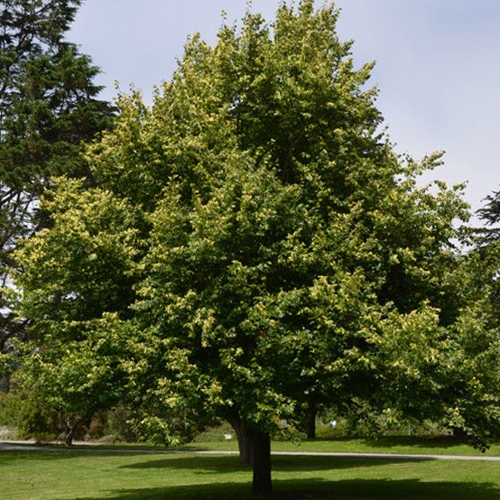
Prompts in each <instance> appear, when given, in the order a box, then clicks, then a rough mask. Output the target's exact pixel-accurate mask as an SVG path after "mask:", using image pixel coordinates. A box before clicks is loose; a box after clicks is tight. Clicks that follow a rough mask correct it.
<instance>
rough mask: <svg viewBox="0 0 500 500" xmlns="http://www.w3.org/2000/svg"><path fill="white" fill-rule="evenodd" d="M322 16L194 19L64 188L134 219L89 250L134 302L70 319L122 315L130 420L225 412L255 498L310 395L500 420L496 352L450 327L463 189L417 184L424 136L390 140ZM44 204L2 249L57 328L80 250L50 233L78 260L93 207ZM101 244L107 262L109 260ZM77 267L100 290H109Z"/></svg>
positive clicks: (265, 490) (333, 402)
mask: <svg viewBox="0 0 500 500" xmlns="http://www.w3.org/2000/svg"><path fill="white" fill-rule="evenodd" d="M337 16H338V13H337V11H336V10H335V9H334V8H333V6H324V7H322V8H320V9H318V10H315V8H314V5H313V1H311V0H303V1H301V2H300V3H299V4H298V6H297V7H296V8H294V7H291V6H289V5H287V4H283V5H282V6H281V7H280V8H279V9H278V11H277V15H276V20H275V21H274V22H273V23H272V24H270V25H268V24H266V23H265V21H264V20H263V19H262V17H261V16H259V15H254V14H251V13H248V14H247V15H246V16H245V18H244V19H243V22H242V25H241V27H240V28H239V27H238V26H225V27H223V28H222V29H221V31H220V32H219V34H218V39H217V43H216V44H215V45H214V46H213V47H210V46H209V45H208V44H206V43H205V42H203V41H202V40H201V39H200V37H199V36H198V35H195V36H193V37H192V38H191V39H190V40H188V42H187V44H186V47H185V53H184V57H183V58H182V60H181V61H180V63H179V67H178V69H177V71H176V72H175V74H174V76H173V78H172V80H171V81H170V82H167V83H166V84H165V85H164V87H163V90H162V92H158V94H157V95H156V98H155V101H154V104H153V106H152V107H151V108H148V107H147V106H145V105H144V104H143V103H142V100H141V98H140V95H139V94H137V93H134V94H133V95H131V96H129V97H122V98H121V101H120V103H119V105H120V113H119V116H118V117H117V120H116V124H115V128H114V129H113V130H112V131H110V132H109V133H106V134H104V137H103V140H102V141H101V142H99V143H97V144H95V145H94V146H92V147H91V148H90V149H89V151H88V154H87V157H88V160H89V163H90V164H91V166H92V175H93V178H94V179H95V182H96V185H95V187H93V188H92V189H90V190H89V191H88V193H87V195H86V196H87V198H81V197H80V195H79V196H78V197H77V198H75V199H78V203H74V204H73V205H72V210H73V212H72V213H73V215H72V218H71V220H79V219H80V215H79V214H80V213H81V214H82V215H84V214H87V213H92V214H95V213H106V211H107V210H112V212H113V213H114V214H115V215H114V216H113V218H111V219H109V218H107V217H106V218H105V220H106V221H109V224H105V225H103V224H100V225H98V226H97V227H98V228H99V230H98V231H93V233H92V234H97V235H98V240H99V241H100V240H101V239H104V240H105V241H107V239H109V238H112V240H113V241H115V240H116V238H118V241H121V240H120V237H121V236H120V235H122V234H128V233H127V232H126V231H125V233H124V228H128V230H130V231H133V232H134V235H135V237H134V238H135V239H134V240H133V241H130V242H128V241H127V243H126V245H125V246H123V245H122V244H121V243H120V244H119V245H118V246H117V248H118V249H121V248H126V250H123V251H118V253H116V250H112V251H110V252H109V253H107V254H104V255H102V257H101V258H100V259H99V262H100V265H101V266H102V267H103V268H104V269H106V270H108V269H109V270H111V269H113V271H111V273H112V274H111V275H114V276H115V279H118V281H119V282H120V283H121V285H120V286H119V287H117V288H116V290H121V293H125V295H126V296H128V294H129V293H130V291H132V292H133V294H134V297H133V301H132V300H130V301H129V300H127V301H125V302H124V303H122V304H120V305H119V307H118V308H114V309H113V310H112V311H108V310H107V309H105V308H104V309H99V308H90V309H89V314H88V316H86V317H85V321H87V322H92V321H94V320H96V319H97V320H100V318H101V317H104V316H105V314H109V313H113V314H114V315H115V316H114V317H115V318H116V321H117V326H116V328H117V329H118V331H119V332H122V333H120V339H122V341H125V343H126V352H125V353H123V355H124V356H126V358H125V359H124V360H123V364H122V366H123V368H124V369H125V370H126V371H127V374H128V384H129V385H128V387H127V391H128V392H129V394H132V395H134V396H135V397H136V398H137V399H138V401H140V406H141V408H142V409H143V410H144V418H143V419H142V422H141V424H142V429H143V432H144V433H145V435H147V436H148V437H154V438H156V439H159V440H162V441H163V442H167V443H175V442H178V441H179V440H181V439H183V438H185V437H186V436H190V435H191V434H192V432H193V430H195V429H196V428H197V427H199V426H200V425H203V424H204V423H205V422H207V421H209V420H210V419H211V418H212V417H214V416H219V417H222V418H225V419H226V420H228V421H229V422H230V423H231V424H232V425H233V426H234V427H235V430H236V434H237V436H238V441H239V444H240V453H241V455H242V457H243V458H250V459H251V460H252V463H253V467H254V481H253V492H254V494H255V495H256V496H266V495H269V494H270V492H271V491H272V482H271V460H270V436H272V435H274V434H276V433H282V432H286V427H284V425H283V420H285V421H286V422H287V424H288V425H289V426H293V425H294V424H295V423H296V421H297V420H298V418H300V416H301V415H300V409H301V408H303V407H304V406H305V405H317V406H321V405H324V406H325V407H328V408H334V409H335V410H336V411H337V412H339V414H343V415H348V414H356V415H357V416H358V418H365V419H367V420H369V419H370V417H371V416H373V415H377V416H383V417H384V418H385V419H386V420H387V421H388V422H389V423H391V422H401V421H405V420H406V421H412V420H422V419H424V418H427V417H431V418H433V419H435V420H440V421H442V422H443V423H445V424H450V422H453V425H454V426H456V427H460V428H463V429H465V430H466V431H468V432H471V433H474V435H476V436H477V437H478V438H481V437H484V436H485V434H487V433H488V432H489V431H491V432H493V431H495V430H496V429H497V428H498V427H495V426H498V422H499V419H498V416H495V415H496V414H495V412H496V410H497V408H498V404H497V402H496V401H494V400H490V399H488V398H487V399H483V400H482V399H481V398H483V397H484V396H485V394H486V392H487V391H489V390H490V389H491V387H493V384H491V383H490V382H488V383H486V381H487V377H489V376H490V374H491V371H488V372H487V373H486V374H485V375H484V377H483V376H482V372H481V370H482V366H481V363H480V361H479V359H480V356H479V351H475V354H474V352H473V350H474V348H475V347H474V345H473V343H471V344H470V347H471V348H470V349H469V350H466V349H463V348H462V344H461V340H462V337H465V336H470V335H471V332H472V331H473V329H474V325H478V324H479V318H478V317H475V319H474V317H473V315H472V314H468V313H467V311H466V307H465V305H466V302H464V300H465V297H463V298H462V297H461V296H457V294H455V293H453V291H454V286H455V285H456V278H457V277H461V278H462V279H465V278H464V276H465V274H464V275H462V274H461V272H462V271H461V269H462V268H461V267H460V266H461V256H460V255H459V254H458V252H457V250H456V249H455V247H454V241H455V239H457V238H460V233H459V232H458V231H457V230H456V229H455V222H456V221H457V220H462V221H465V220H466V219H467V217H468V211H467V206H466V204H465V203H464V202H463V201H462V199H461V198H460V193H461V187H460V186H457V187H455V188H452V189H448V188H447V187H446V186H445V185H444V183H440V182H438V183H436V184H435V185H434V186H432V189H431V188H429V187H419V186H418V182H417V180H418V177H419V175H420V174H421V173H423V172H425V171H426V170H428V169H431V168H434V167H436V166H438V165H439V164H440V162H441V155H440V154H439V153H437V154H434V155H431V156H429V157H427V158H424V159H423V160H422V161H420V162H416V161H413V160H411V159H407V160H404V159H402V158H399V157H398V156H397V155H396V154H395V153H394V152H393V148H392V145H391V143H390V141H389V139H388V137H387V136H386V134H385V133H384V132H383V131H381V128H380V127H381V123H382V117H381V115H380V113H379V112H378V111H377V109H376V107H375V99H376V90H374V89H369V88H367V86H366V83H367V80H368V78H369V75H370V69H371V65H365V66H362V67H361V68H360V69H354V63H353V61H352V58H351V55H350V47H351V44H350V43H342V42H341V41H340V40H339V38H338V36H337V33H336V22H337ZM73 188H74V187H73ZM73 188H72V187H71V186H70V188H69V191H68V192H67V193H68V194H67V196H72V195H71V192H72V189H73ZM59 189H63V188H62V187H60V188H59ZM55 193H56V195H57V193H58V190H56V191H55ZM103 196H104V197H105V199H106V203H103V204H100V206H99V210H95V209H92V210H90V207H91V205H88V203H89V201H90V200H92V199H93V197H97V198H98V199H101V198H102V197H103ZM105 207H106V208H105ZM50 208H51V209H50V210H49V212H51V213H52V217H53V220H54V226H53V228H51V229H48V230H46V231H44V232H42V233H40V235H38V236H36V237H34V238H32V239H31V240H29V241H28V242H27V243H26V246H25V248H24V250H23V252H22V253H18V254H17V255H18V257H19V263H20V266H21V267H22V268H23V269H24V270H25V273H24V274H20V276H19V278H18V279H17V281H16V282H17V283H18V286H19V288H20V289H21V290H22V293H23V296H22V297H21V298H20V303H19V305H18V307H17V310H18V311H19V313H20V314H22V315H24V316H26V317H29V318H34V321H33V328H34V329H36V328H38V327H37V325H40V326H39V327H41V328H45V329H47V331H49V332H50V335H51V336H53V338H58V336H60V335H61V334H60V333H59V332H60V331H61V330H60V323H59V321H60V320H59V317H58V316H57V314H55V313H56V312H57V311H58V308H57V307H54V305H53V299H52V297H53V291H54V289H55V290H60V289H61V287H60V283H61V282H63V283H67V285H68V286H67V287H64V288H63V290H64V297H66V298H67V299H68V300H67V302H68V307H70V309H71V310H72V311H80V310H81V311H86V310H87V307H86V305H85V295H83V294H79V293H77V292H75V290H78V289H79V286H81V280H82V278H81V272H80V270H79V267H78V266H76V267H75V266H74V264H77V263H76V262H73V261H71V260H67V258H68V257H67V256H70V255H71V252H70V251H69V250H68V247H67V245H64V246H63V245H61V244H59V243H57V238H54V237H52V236H51V234H56V235H64V234H68V233H70V234H71V235H72V237H74V238H75V242H79V243H78V244H77V245H75V246H76V248H78V249H81V251H82V255H83V256H84V260H83V261H84V262H86V261H87V260H88V259H89V257H90V256H91V255H92V254H93V253H94V252H93V251H92V247H91V245H90V242H89V241H88V238H87V236H86V235H87V232H89V231H91V228H92V226H93V221H92V218H89V219H88V221H89V223H88V225H85V226H78V227H76V228H75V230H74V231H71V228H73V227H74V225H73V223H71V221H70V219H67V218H61V217H60V216H59V214H60V213H64V212H65V210H64V205H63V204H59V205H53V206H52V207H50ZM115 219H116V220H118V221H127V223H126V224H124V223H123V222H120V223H119V224H118V225H117V226H116V227H115V225H116V222H114V221H115ZM117 228H119V229H117ZM120 228H121V229H120ZM42 249H43V252H45V255H46V256H49V255H51V254H52V252H53V251H54V250H56V254H57V251H59V249H61V250H62V251H63V254H62V255H67V256H66V257H64V259H61V258H59V259H58V261H62V264H61V267H60V269H61V272H60V273H55V272H53V271H51V272H48V270H49V269H50V267H47V266H46V265H45V266H44V264H43V262H40V261H37V260H36V259H35V260H33V258H30V255H31V256H33V257H34V256H36V255H39V254H40V252H41V250H42ZM134 249H135V252H134ZM57 255H59V254H57ZM115 255H118V256H123V259H121V257H120V259H119V262H120V263H121V264H120V265H119V266H116V265H114V266H110V265H108V264H107V262H108V261H110V262H114V261H115ZM65 259H66V260H65ZM110 259H111V260H110ZM70 264H71V266H72V267H71V266H70ZM40 266H41V267H40ZM132 269H133V273H132V274H130V270H132ZM111 275H108V274H105V276H106V277H108V276H109V279H110V283H112V281H111V277H110V276H111ZM24 276H28V277H29V279H27V280H26V279H24ZM124 277H129V278H130V277H131V278H132V279H131V280H130V281H127V280H124V279H123V278H124ZM61 280H62V281H61ZM85 287H86V289H88V296H91V297H94V298H95V299H96V302H98V298H99V296H100V295H101V294H103V293H104V291H105V288H103V287H99V286H98V284H96V283H94V282H93V281H88V280H87V281H86V283H85ZM104 296H105V297H106V295H104ZM104 303H106V301H104ZM47 307H50V308H53V309H49V310H50V311H52V313H53V314H52V315H50V314H49V315H48V317H47V315H46V308H47ZM81 326H82V324H79V329H78V331H81V330H82V329H81ZM63 332H64V330H63ZM481 338H482V339H485V338H486V336H485V335H482V336H481ZM75 339H76V340H78V337H76V338H75ZM123 339H125V340H123ZM476 347H477V345H476ZM469 354H470V356H469ZM490 354H491V356H490V357H491V360H494V359H495V358H494V353H493V351H491V352H490ZM460 364H461V365H460ZM459 365H460V366H459ZM491 380H493V378H492V379H491ZM474 381H482V382H484V384H483V383H482V382H481V383H479V384H475V382H474ZM486 388H487V389H486ZM483 389H484V390H483ZM481 401H482V404H479V405H475V403H476V402H481ZM485 401H488V403H486V402H485ZM475 408H477V409H475ZM476 417H485V418H482V419H481V418H476ZM475 420H477V422H481V424H483V423H487V425H486V426H482V425H476V424H475V423H474V421H475Z"/></svg>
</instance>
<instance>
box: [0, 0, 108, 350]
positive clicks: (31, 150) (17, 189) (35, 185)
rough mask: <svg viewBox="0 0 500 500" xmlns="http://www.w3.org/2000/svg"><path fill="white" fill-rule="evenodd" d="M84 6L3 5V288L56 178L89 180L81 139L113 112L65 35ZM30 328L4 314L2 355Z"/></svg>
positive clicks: (64, 2)
mask: <svg viewBox="0 0 500 500" xmlns="http://www.w3.org/2000/svg"><path fill="white" fill-rule="evenodd" d="M80 4H81V1H80V0H29V1H27V0H4V1H1V2H0V266H1V270H0V273H1V276H2V282H3V284H4V285H5V284H6V282H5V277H6V271H7V269H8V268H9V267H10V266H11V265H12V260H11V256H10V254H11V251H12V249H13V248H15V246H16V245H17V242H18V240H19V239H20V238H23V237H26V236H29V235H31V234H32V233H33V232H34V231H36V230H37V229H39V228H40V227H43V226H44V225H45V223H46V221H45V220H44V217H43V213H42V212H41V211H40V210H38V208H37V204H38V200H39V198H40V196H41V195H42V193H43V192H44V190H45V189H46V188H47V186H49V185H50V180H49V179H50V177H51V176H55V175H69V176H76V177H81V176H87V175H88V174H89V171H88V168H87V166H86V163H85V161H84V160H83V156H82V155H81V152H82V150H83V148H82V142H83V141H88V140H91V139H93V138H94V137H95V135H96V134H97V133H99V132H101V131H102V130H104V129H106V128H108V127H109V126H110V123H111V122H110V120H111V115H112V113H113V109H114V108H113V106H111V105H110V104H109V103H107V102H105V101H101V100H99V99H98V97H97V96H98V94H99V92H100V90H101V87H99V86H97V85H95V84H94V83H93V79H94V77H95V76H96V75H97V73H98V72H99V70H98V68H96V67H95V66H92V64H91V60H90V58H89V57H88V56H86V55H82V54H80V53H79V52H78V49H77V47H76V46H75V45H74V44H72V43H69V42H67V41H66V40H65V38H64V36H65V34H66V32H67V31H68V29H69V26H70V24H71V22H72V21H73V18H74V16H75V13H76V11H77V8H78V6H79V5H80ZM1 302H2V305H5V303H4V301H3V299H2V300H1ZM3 310H4V311H5V308H3ZM24 327H25V325H24V324H16V323H13V322H12V321H11V316H10V314H9V313H5V312H4V313H3V316H2V318H1V333H0V348H1V350H2V351H4V350H5V348H6V344H7V343H8V342H9V339H11V338H12V337H16V336H20V335H21V334H22V332H24Z"/></svg>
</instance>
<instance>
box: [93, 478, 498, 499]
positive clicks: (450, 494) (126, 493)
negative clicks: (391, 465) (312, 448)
mask: <svg viewBox="0 0 500 500" xmlns="http://www.w3.org/2000/svg"><path fill="white" fill-rule="evenodd" d="M250 488H251V485H250V483H231V482H229V481H226V482H220V483H209V484H206V485H194V486H176V487H165V488H143V489H136V490H121V491H110V492H107V493H106V496H105V497H96V498H90V497H85V499H86V500H102V499H103V498H106V499H107V500H192V499H195V500H250V498H251V497H250V495H249V492H250ZM274 492H275V494H274V496H273V499H275V500H387V499H405V500H449V499H451V498H452V499H453V500H498V499H500V489H499V488H497V487H495V486H494V485H492V484H489V483H450V482H443V483H438V482H422V481H419V480H417V479H408V480H397V481H391V480H390V479H377V480H340V481H323V480H322V479H321V478H309V479H307V481H306V480H302V481H301V480H296V479H294V480H283V481H274Z"/></svg>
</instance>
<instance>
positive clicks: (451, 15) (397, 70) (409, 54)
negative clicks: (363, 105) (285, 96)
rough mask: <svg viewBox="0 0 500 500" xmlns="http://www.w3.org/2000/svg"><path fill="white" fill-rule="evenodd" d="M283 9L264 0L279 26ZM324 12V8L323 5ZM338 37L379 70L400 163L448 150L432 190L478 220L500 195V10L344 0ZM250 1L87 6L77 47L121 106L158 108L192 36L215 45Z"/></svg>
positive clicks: (101, 0) (473, 4) (128, 0)
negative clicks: (132, 100)
mask: <svg viewBox="0 0 500 500" xmlns="http://www.w3.org/2000/svg"><path fill="white" fill-rule="evenodd" d="M279 5H280V0H253V1H252V2H251V10H252V11H254V12H261V13H262V14H263V15H264V17H265V18H266V19H267V20H269V21H272V20H273V18H274V14H275V12H276V9H277V8H278V6H279ZM321 5H323V0H317V1H316V6H317V7H320V6H321ZM335 6H336V7H337V8H339V9H340V10H341V12H340V17H339V22H338V33H339V35H340V37H341V39H342V40H353V41H354V45H353V57H354V61H355V65H356V66H358V67H359V66H361V65H362V64H364V63H365V62H369V61H374V60H375V61H376V66H375V69H374V71H373V73H372V78H371V84H372V85H375V86H377V87H378V88H379V97H378V99H377V107H378V109H379V110H380V111H381V112H382V114H383V116H384V120H385V125H386V126H387V129H388V134H389V136H390V139H391V141H392V142H393V143H395V148H396V150H397V151H398V152H399V153H404V154H410V155H411V156H412V157H414V158H416V159H419V158H421V157H423V156H424V155H425V154H428V153H432V152H434V151H438V150H444V151H445V153H446V154H445V157H444V160H445V161H444V165H443V166H441V167H439V168H438V169H436V170H435V171H434V172H433V173H432V175H431V176H429V177H428V179H429V180H431V179H439V180H443V181H445V182H446V183H447V184H448V185H449V186H451V185H454V184H457V183H462V182H467V186H466V189H465V196H464V197H465V199H466V201H468V202H469V203H470V204H471V207H472V210H473V211H476V210H477V209H478V208H480V207H481V206H482V205H483V204H484V201H483V200H484V198H485V197H486V196H487V195H489V194H491V193H492V192H493V191H497V190H500V155H499V154H498V153H497V149H498V148H499V146H500V138H499V137H498V135H499V132H500V1H499V0H338V1H337V2H335ZM247 8H248V2H246V1H245V0H183V1H182V0H140V1H139V0H85V1H84V3H83V5H82V7H81V8H80V10H79V12H78V14H77V16H76V19H75V23H74V24H73V27H72V30H71V31H70V33H69V34H68V39H69V40H70V41H72V42H74V43H76V44H78V45H79V46H80V51H81V52H82V53H84V54H87V55H89V56H90V57H91V58H92V61H93V63H94V64H95V65H97V66H99V67H100V68H101V71H102V73H101V74H100V75H99V77H98V78H96V83H98V84H101V85H104V86H105V87H106V88H105V90H104V91H103V93H102V94H101V96H102V97H103V98H105V99H109V100H111V99H113V98H114V97H115V96H116V94H117V91H116V88H115V82H118V84H119V88H120V90H122V91H128V90H129V89H130V86H131V85H132V86H133V87H134V88H137V89H140V90H141V91H142V92H143V95H144V98H145V100H146V101H147V102H150V101H151V95H152V91H153V89H154V87H155V86H160V85H161V83H162V82H163V81H165V80H169V79H170V77H171V75H172V72H173V71H174V70H175V68H176V64H177V63H176V61H177V59H179V58H180V57H181V56H182V53H183V46H184V43H185V42H186V38H187V36H188V35H190V34H193V33H194V32H200V33H201V35H202V37H203V38H204V39H205V40H207V41H208V42H209V43H211V44H213V43H214V42H215V40H216V34H217V30H218V29H219V27H220V26H221V24H222V17H221V15H222V12H223V11H224V12H225V13H226V17H227V20H228V21H229V22H230V23H232V22H233V21H237V20H239V19H241V18H242V17H243V15H244V13H245V11H246V10H247Z"/></svg>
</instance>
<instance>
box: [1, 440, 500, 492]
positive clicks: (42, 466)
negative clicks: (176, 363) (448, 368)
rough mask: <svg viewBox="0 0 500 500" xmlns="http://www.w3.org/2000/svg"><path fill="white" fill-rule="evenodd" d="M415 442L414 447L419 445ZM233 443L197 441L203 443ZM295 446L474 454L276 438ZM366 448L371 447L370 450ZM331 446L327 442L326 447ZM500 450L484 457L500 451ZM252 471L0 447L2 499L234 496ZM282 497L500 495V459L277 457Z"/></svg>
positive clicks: (162, 456) (146, 456)
mask: <svg viewBox="0 0 500 500" xmlns="http://www.w3.org/2000/svg"><path fill="white" fill-rule="evenodd" d="M412 443H413V444H412ZM219 447H222V448H225V449H228V448H231V447H234V443H220V444H219V443H207V444H204V443H197V448H200V449H202V448H204V449H206V450H209V449H212V450H213V449H214V448H219ZM287 447H288V448H289V450H290V451H300V452H304V451H320V452H321V451H341V452H356V451H366V452H372V453H381V452H387V453H408V452H410V453H411V452H414V453H416V452H419V453H424V454H430V453H434V454H452V455H455V454H461V455H463V454H464V452H467V454H471V455H474V454H475V452H474V450H472V449H470V448H467V447H465V445H461V444H457V443H456V442H455V443H453V442H452V441H446V442H444V443H441V444H439V442H438V441H423V442H422V441H420V440H417V441H415V440H404V439H400V438H398V439H393V440H382V442H378V444H377V443H373V442H367V441H363V440H358V441H348V440H344V441H342V440H341V441H323V442H322V441H319V442H304V443H302V444H301V445H300V446H295V445H293V444H291V443H273V449H274V450H277V449H282V450H283V449H284V448H287ZM363 447H366V448H367V449H365V450H363V449H362V448H363ZM326 448H328V449H326ZM498 448H499V447H494V448H493V449H492V450H491V451H490V452H488V453H487V454H486V456H491V455H498V454H499V453H498V451H499V450H498ZM251 481H252V471H251V468H249V467H244V466H240V465H239V463H238V457H237V456H235V455H229V456H228V455H226V456H220V455H205V454H204V455H197V454H194V453H189V452H188V453H162V452H159V451H155V450H152V449H151V450H148V452H147V453H143V452H140V451H139V450H134V449H121V450H111V449H106V450H103V449H92V450H89V449H88V448H85V449H75V450H71V451H68V450H60V451H51V450H43V451H26V450H21V451H5V450H2V451H0V498H1V499H6V500H7V499H8V500H63V499H64V500H67V499H71V500H77V499H80V500H83V499H86V500H101V499H108V500H118V499H120V500H177V499H195V500H208V499H212V500H216V499H224V500H236V499H247V498H249V492H250V488H251ZM273 483H274V490H275V498H277V499H279V500H284V499H289V500H302V499H304V500H305V499H314V500H322V499H325V500H326V499H330V500H347V499H349V500H387V499H405V500H417V499H418V500H431V499H432V500H449V499H452V500H474V499H477V500H493V499H495V500H500V462H493V461H492V462H488V461H483V460H480V461H474V460H470V461H469V460H426V459H421V458H420V459H413V458H410V459H398V458H395V457H392V458H391V457H390V456H388V457H386V458H381V459H380V458H362V457H324V456H289V455H287V456H284V455H279V456H274V457H273Z"/></svg>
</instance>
